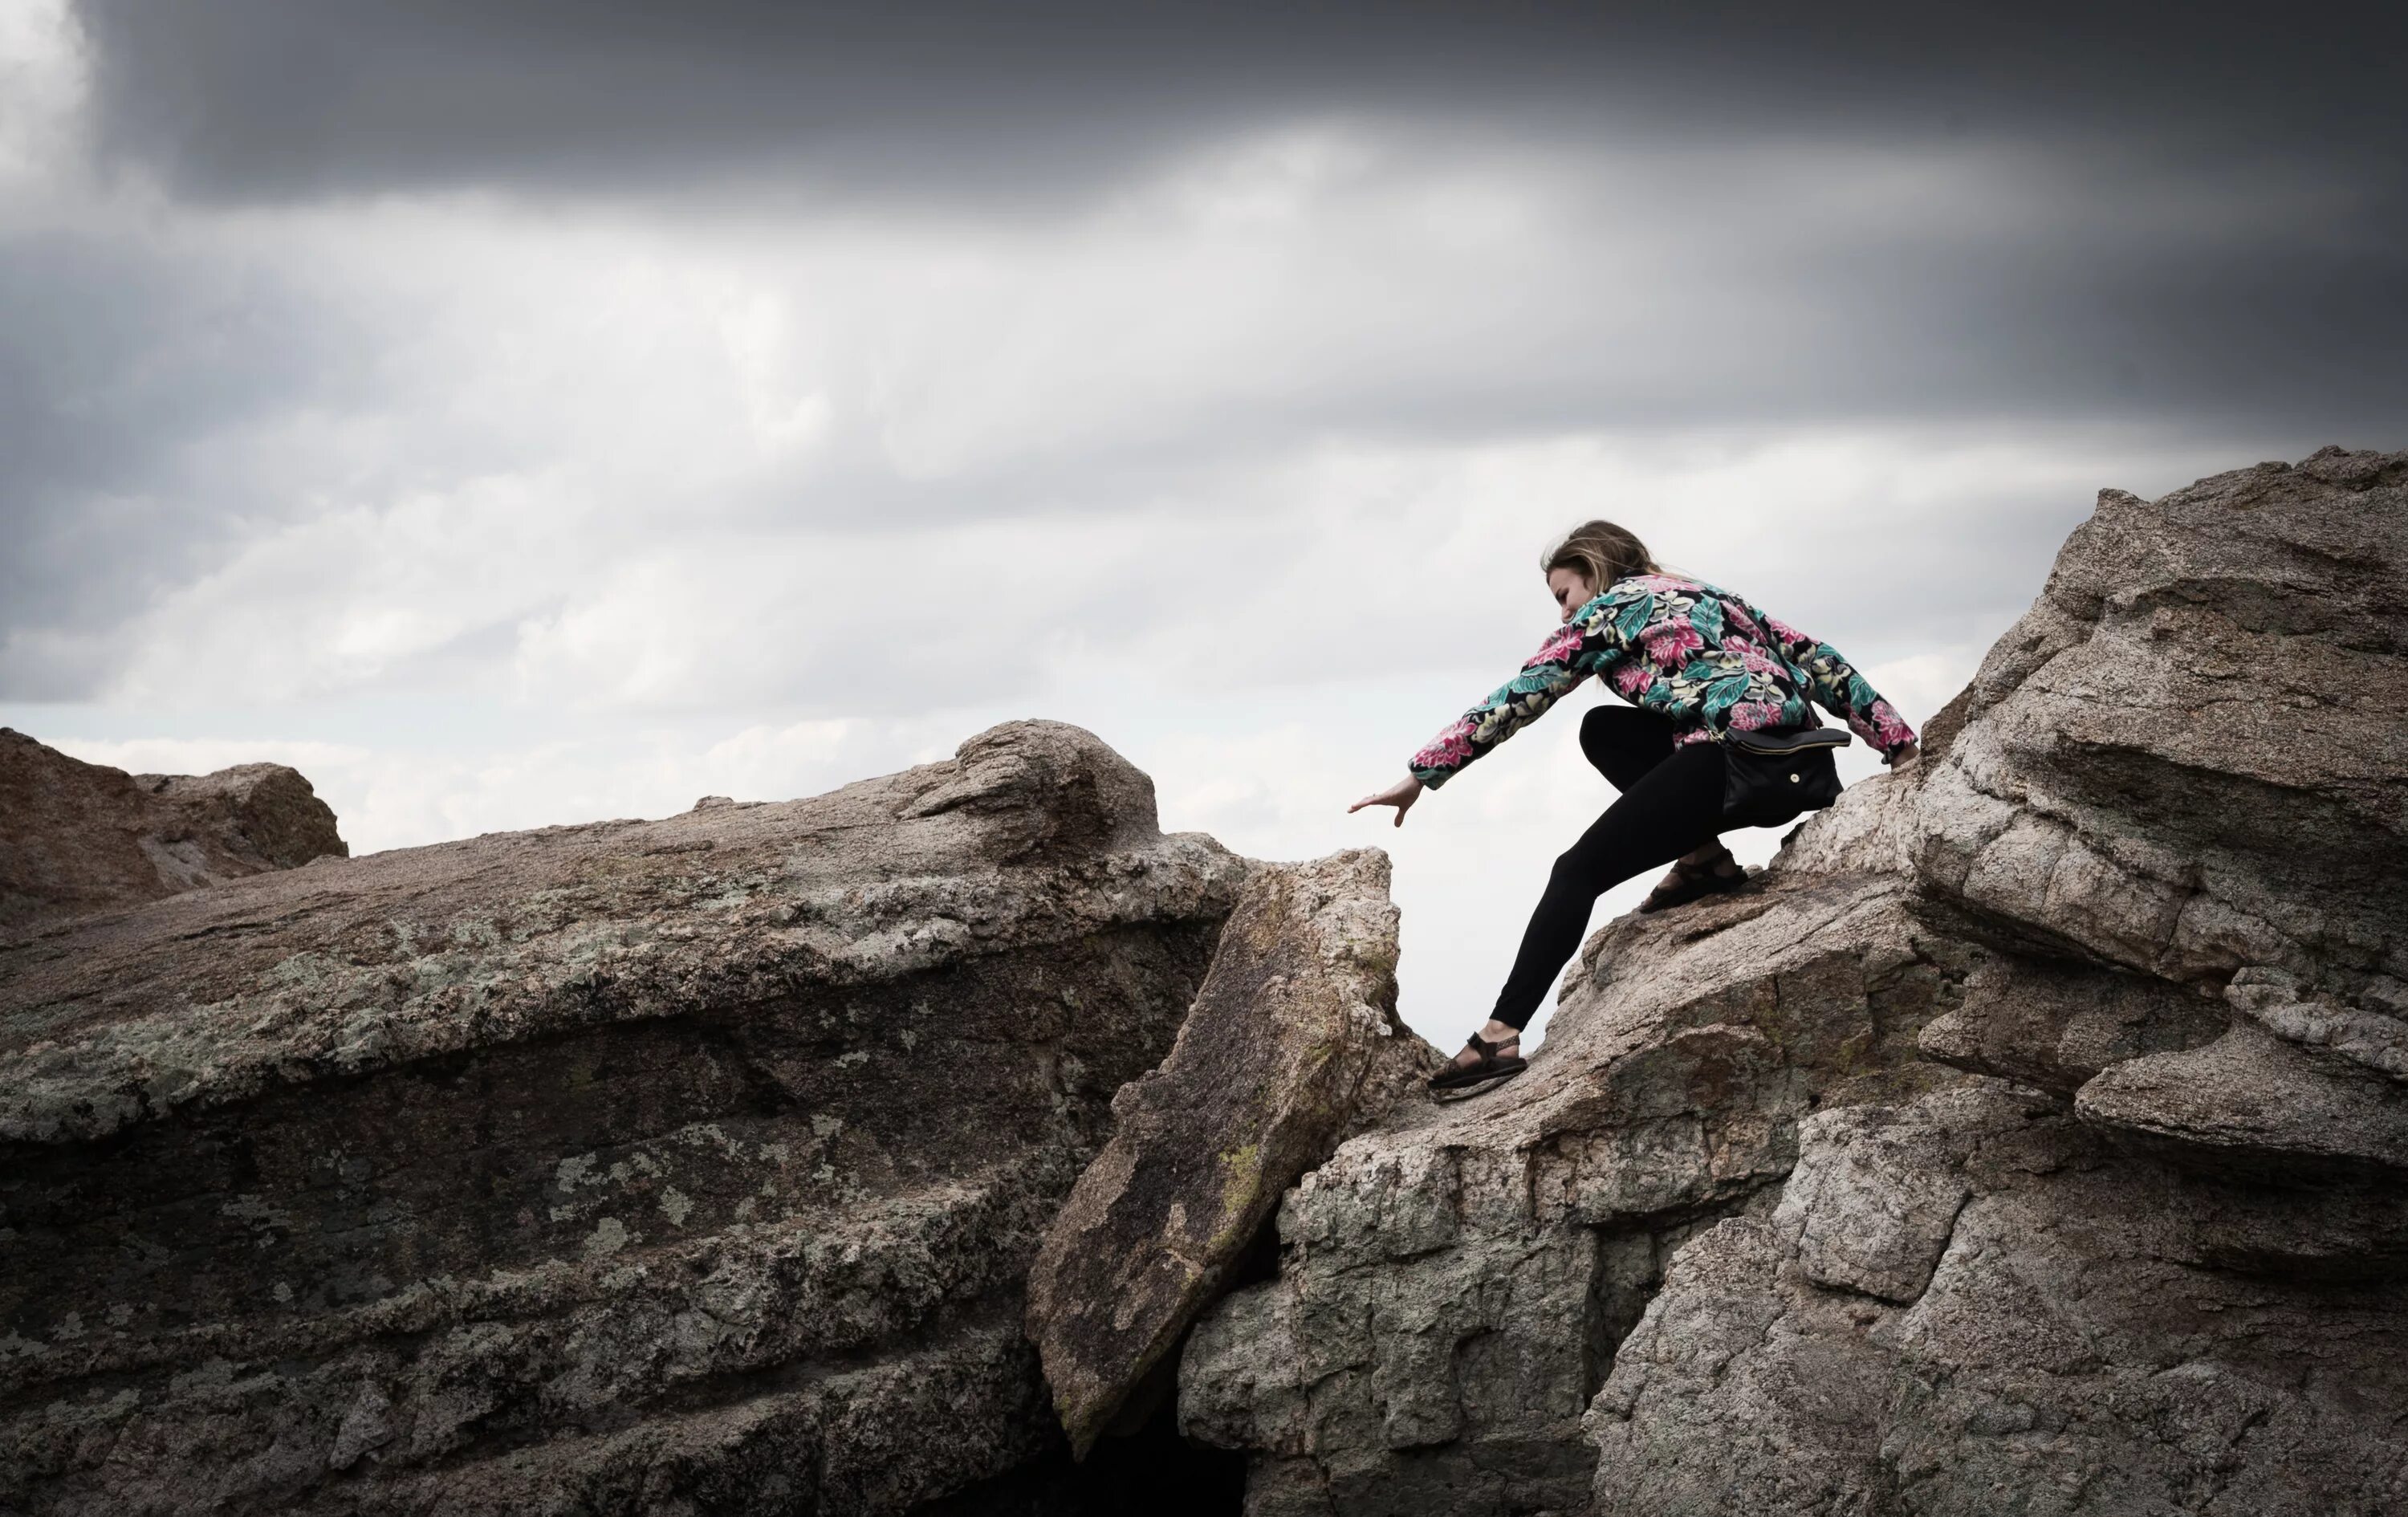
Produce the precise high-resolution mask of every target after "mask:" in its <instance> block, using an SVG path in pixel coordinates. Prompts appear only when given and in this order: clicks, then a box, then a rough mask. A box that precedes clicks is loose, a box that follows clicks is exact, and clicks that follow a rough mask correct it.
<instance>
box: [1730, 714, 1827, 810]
mask: <svg viewBox="0 0 2408 1517" xmlns="http://www.w3.org/2000/svg"><path fill="white" fill-rule="evenodd" d="M1849 740H1850V739H1849V737H1848V734H1847V731H1846V729H1844V728H1841V727H1821V726H1815V727H1792V728H1788V729H1786V730H1783V731H1770V732H1727V733H1725V734H1723V824H1724V825H1725V826H1726V827H1777V826H1780V825H1781V824H1782V823H1785V822H1787V821H1790V820H1791V819H1793V818H1796V817H1800V816H1803V815H1805V814H1806V813H1807V812H1809V811H1819V810H1821V809H1823V808H1825V807H1827V806H1828V805H1830V804H1831V803H1832V802H1833V801H1836V800H1838V799H1839V798H1840V766H1839V765H1838V763H1837V762H1836V761H1835V760H1834V759H1833V758H1832V754H1833V753H1835V752H1837V751H1839V750H1841V749H1842V748H1845V747H1847V746H1848V743H1849Z"/></svg>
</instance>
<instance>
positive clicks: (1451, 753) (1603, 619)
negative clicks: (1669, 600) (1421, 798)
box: [1406, 592, 1647, 790]
mask: <svg viewBox="0 0 2408 1517" xmlns="http://www.w3.org/2000/svg"><path fill="white" fill-rule="evenodd" d="M1645 598H1646V597H1645V594H1644V592H1638V593H1636V598H1635V599H1634V595H1633V594H1631V593H1624V594H1605V595H1599V596H1598V597H1597V598H1596V599H1595V600H1592V601H1590V602H1589V603H1588V604H1587V605H1586V606H1584V607H1582V608H1581V609H1580V613H1579V614H1578V615H1576V616H1574V617H1573V618H1572V619H1571V620H1570V622H1567V623H1564V624H1563V627H1562V628H1561V629H1560V630H1559V631H1557V632H1556V633H1555V635H1554V636H1553V637H1549V638H1548V639H1547V640H1546V643H1545V645H1544V646H1542V647H1541V648H1540V650H1539V651H1537V652H1536V653H1534V654H1532V655H1531V656H1530V658H1529V659H1528V660H1527V662H1526V663H1524V664H1523V665H1522V669H1521V672H1520V673H1518V674H1516V675H1514V676H1513V678H1512V679H1511V680H1506V681H1505V682H1504V683H1503V684H1501V685H1498V687H1497V688H1496V689H1495V690H1493V691H1490V692H1489V693H1488V696H1487V698H1486V699H1484V700H1483V701H1482V702H1481V703H1480V704H1479V705H1477V706H1475V707H1473V708H1471V709H1469V710H1468V711H1466V712H1464V713H1463V714H1462V715H1461V716H1459V717H1457V718H1455V720H1454V721H1453V722H1451V723H1447V725H1446V728H1445V730H1444V731H1442V732H1441V733H1440V734H1439V735H1438V736H1437V737H1433V738H1431V739H1430V740H1429V741H1428V742H1426V743H1425V744H1423V745H1422V747H1421V750H1420V751H1418V752H1416V753H1414V754H1413V756H1412V758H1411V759H1409V760H1407V761H1406V767H1407V768H1409V769H1411V770H1412V777H1413V778H1414V779H1415V780H1420V781H1421V783H1422V784H1423V785H1424V786H1425V787H1426V788H1428V789H1430V790H1436V789H1438V788H1439V787H1440V786H1441V785H1443V784H1445V783H1446V782H1447V781H1448V780H1452V779H1454V778H1455V775H1457V774H1458V773H1460V772H1461V771H1462V769H1463V767H1464V766H1466V765H1468V764H1469V763H1470V762H1471V761H1472V760H1473V759H1476V758H1478V757H1480V755H1482V754H1483V753H1485V752H1487V751H1489V750H1490V749H1492V748H1495V747H1496V746H1497V745H1498V743H1501V742H1503V741H1504V740H1505V739H1506V738H1508V737H1512V736H1513V734H1515V733H1517V732H1519V731H1521V730H1522V729H1523V728H1524V727H1527V726H1528V725H1529V724H1530V723H1533V722H1535V721H1537V720H1538V719H1539V718H1540V716H1541V715H1542V714H1544V712H1545V711H1546V709H1547V708H1548V707H1550V706H1553V705H1555V702H1556V701H1557V700H1560V699H1561V698H1562V697H1563V695H1564V694H1565V693H1566V692H1568V691H1570V690H1571V689H1572V688H1573V687H1574V686H1576V685H1578V684H1579V683H1580V682H1581V681H1582V680H1585V679H1587V678H1588V677H1589V676H1590V675H1592V674H1598V675H1601V674H1603V673H1605V672H1606V670H1608V669H1610V668H1612V667H1613V665H1615V664H1617V663H1619V662H1620V661H1621V660H1623V659H1624V658H1626V657H1627V656H1628V655H1629V652H1630V639H1631V638H1632V637H1635V636H1637V634H1638V629H1639V628H1640V627H1641V626H1643V625H1645V623H1646V611H1647V607H1646V604H1645ZM1634 611H1635V612H1636V613H1637V614H1636V616H1635V617H1634V615H1633V614H1632V613H1633V612H1634Z"/></svg>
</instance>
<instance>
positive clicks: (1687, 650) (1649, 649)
mask: <svg viewBox="0 0 2408 1517" xmlns="http://www.w3.org/2000/svg"><path fill="white" fill-rule="evenodd" d="M1639 646H1640V647H1641V648H1642V649H1644V650H1645V651H1646V653H1647V656H1648V657H1649V658H1651V659H1654V660H1655V661H1656V663H1657V664H1659V665H1662V666H1663V667H1665V668H1668V669H1677V668H1679V667H1680V666H1681V665H1684V664H1685V663H1687V662H1688V661H1689V655H1690V654H1691V653H1694V652H1696V651H1698V650H1699V649H1701V648H1703V647H1705V646H1706V640H1705V639H1704V638H1703V637H1699V636H1698V629H1697V628H1696V627H1693V626H1691V625H1690V624H1689V623H1688V619H1687V618H1685V617H1684V618H1683V619H1681V620H1680V621H1677V622H1658V623H1656V624H1655V625H1654V626H1652V627H1649V628H1648V629H1647V630H1646V631H1644V632H1642V633H1641V634H1640V635H1639Z"/></svg>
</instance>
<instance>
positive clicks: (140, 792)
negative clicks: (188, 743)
mask: <svg viewBox="0 0 2408 1517" xmlns="http://www.w3.org/2000/svg"><path fill="white" fill-rule="evenodd" d="M350 852H351V850H350V849H349V848H348V847H346V846H345V845H344V842H343V839H342V838H341V837H340V836H338V835H337V833H336V831H335V813H334V812H333V811H331V810H329V809H327V808H326V803H325V802H323V801H322V800H320V799H318V796H317V794H316V792H314V791H312V790H311V789H310V788H309V781H308V780H305V779H303V778H302V777H301V775H300V773H299V772H298V771H296V770H294V769H288V768H286V767H285V766H282V765H280V764H243V765H237V766H235V767H233V768H230V769H220V770H218V771H217V772H216V773H215V774H206V775H189V774H137V775H129V774H127V773H126V772H125V771H124V770H122V769H112V768H108V767H107V766H102V765H98V764H86V763H84V762H83V761H81V760H80V759H72V758H69V757H67V755H65V753H62V752H60V751H57V750H56V749H53V748H48V747H45V746H44V745H42V744H41V743H38V742H36V741H35V740H34V739H33V738H31V737H26V736H25V735H24V734H23V733H22V732H16V731H13V730H11V729H9V728H7V727H0V932H5V931H9V930H11V929H18V930H22V929H25V928H29V927H34V926H38V925H40V924H42V923H51V922H61V921H65V920H68V919H70V918H74V917H79V916H89V915H91V914H92V913H93V912H95V911H106V910H109V909H114V908H117V907H122V906H132V905H136V904H137V903H139V902H143V901H155V900H157V899H159V898H160V897H161V896H163V895H173V894H177V893H178V892H179V891H187V890H192V889H194V888H196V887H198V886H201V885H213V884H217V883H219V882H220V881H222V880H236V879H240V878H241V877H243V876H245V875H253V874H258V873H260V872H262V871H263V870H267V869H290V868H294V867H296V866H300V865H304V864H307V863H308V862H309V861H310V860H312V859H316V858H322V857H328V856H332V857H335V858H341V857H344V856H346V855H347V854H349V853H350Z"/></svg>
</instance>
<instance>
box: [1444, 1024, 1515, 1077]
mask: <svg viewBox="0 0 2408 1517" xmlns="http://www.w3.org/2000/svg"><path fill="white" fill-rule="evenodd" d="M1483 1033H1495V1034H1498V1036H1496V1037H1483V1036H1482V1034H1483ZM1527 1067H1528V1065H1527V1064H1526V1063H1525V1062H1524V1060H1523V1058H1522V1033H1521V1029H1519V1028H1517V1027H1506V1026H1502V1025H1501V1024H1500V1023H1494V1022H1492V1023H1489V1024H1488V1025H1487V1026H1486V1027H1484V1028H1483V1029H1481V1032H1477V1033H1473V1034H1472V1035H1471V1039H1470V1041H1469V1042H1467V1043H1465V1044H1464V1045H1463V1052H1460V1053H1458V1054H1456V1055H1455V1061H1454V1062H1453V1063H1451V1064H1449V1065H1448V1066H1446V1067H1445V1068H1443V1069H1441V1070H1440V1071H1439V1072H1438V1073H1437V1074H1434V1075H1432V1076H1430V1078H1429V1088H1430V1089H1431V1090H1434V1091H1459V1090H1463V1089H1465V1088H1467V1087H1469V1086H1473V1085H1485V1084H1487V1083H1488V1082H1490V1081H1498V1080H1503V1079H1505V1078H1507V1077H1508V1076H1511V1075H1518V1074H1520V1073H1521V1072H1522V1071H1523V1070H1524V1069H1526V1068H1527Z"/></svg>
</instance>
